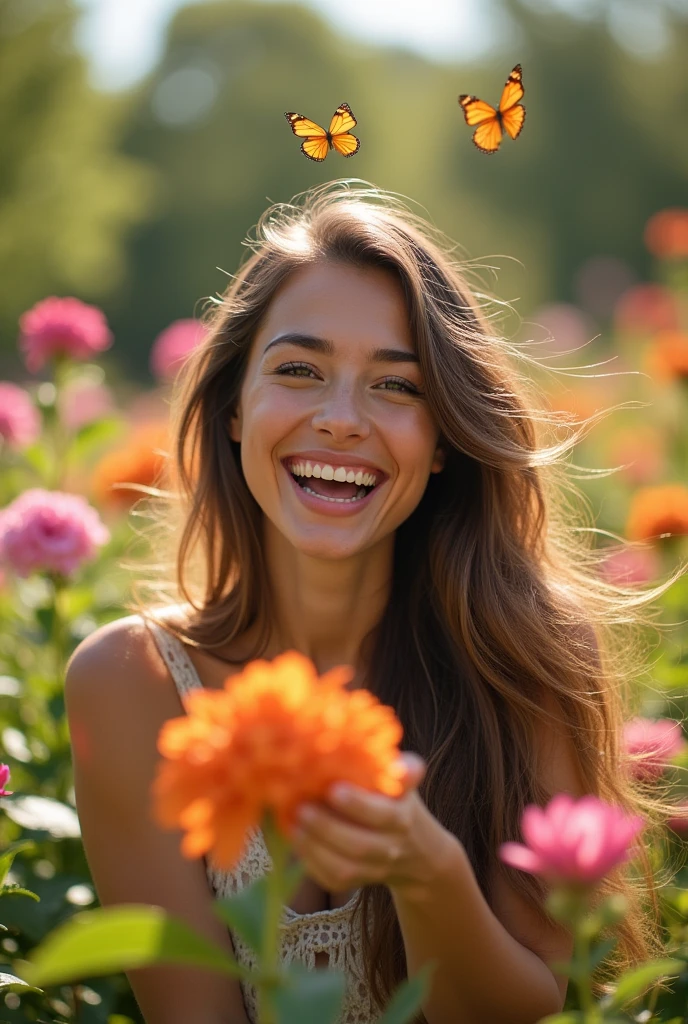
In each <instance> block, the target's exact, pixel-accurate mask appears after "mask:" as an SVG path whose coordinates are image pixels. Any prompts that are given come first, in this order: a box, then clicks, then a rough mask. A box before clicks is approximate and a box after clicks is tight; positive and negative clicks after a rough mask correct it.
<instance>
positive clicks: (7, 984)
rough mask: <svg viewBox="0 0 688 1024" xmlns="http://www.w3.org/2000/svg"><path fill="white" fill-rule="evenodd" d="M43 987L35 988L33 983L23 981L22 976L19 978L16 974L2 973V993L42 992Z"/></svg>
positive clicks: (0, 974)
mask: <svg viewBox="0 0 688 1024" xmlns="http://www.w3.org/2000/svg"><path fill="white" fill-rule="evenodd" d="M41 991H42V989H40V988H35V987H34V986H33V985H29V983H28V982H27V981H22V979H21V978H17V977H16V975H14V974H3V973H0V994H2V995H4V994H5V992H41Z"/></svg>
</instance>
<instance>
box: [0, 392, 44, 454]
mask: <svg viewBox="0 0 688 1024" xmlns="http://www.w3.org/2000/svg"><path fill="white" fill-rule="evenodd" d="M40 432H41V417H40V415H39V413H38V410H37V409H36V407H35V406H34V404H33V402H32V401H31V396H30V395H29V394H28V392H26V391H24V389H23V388H20V387H18V386H17V385H16V384H10V383H9V381H0V437H3V438H4V439H5V441H7V443H8V444H9V445H12V447H14V448H26V447H27V445H30V444H33V442H34V441H35V440H36V438H37V437H38V435H39V434H40Z"/></svg>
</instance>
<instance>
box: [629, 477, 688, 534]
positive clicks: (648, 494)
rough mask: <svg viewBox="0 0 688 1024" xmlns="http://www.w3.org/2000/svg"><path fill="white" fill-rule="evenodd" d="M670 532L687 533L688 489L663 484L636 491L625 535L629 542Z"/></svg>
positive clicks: (680, 485)
mask: <svg viewBox="0 0 688 1024" xmlns="http://www.w3.org/2000/svg"><path fill="white" fill-rule="evenodd" d="M669 533H670V534H686V533H688V487H685V486H684V485H683V484H663V485H662V486H660V487H644V488H642V489H641V490H639V491H637V492H636V494H635V495H634V497H633V500H632V502H631V509H630V512H629V515H628V523H627V524H626V536H627V537H628V538H629V539H630V540H651V539H653V538H657V537H659V536H661V535H662V534H669Z"/></svg>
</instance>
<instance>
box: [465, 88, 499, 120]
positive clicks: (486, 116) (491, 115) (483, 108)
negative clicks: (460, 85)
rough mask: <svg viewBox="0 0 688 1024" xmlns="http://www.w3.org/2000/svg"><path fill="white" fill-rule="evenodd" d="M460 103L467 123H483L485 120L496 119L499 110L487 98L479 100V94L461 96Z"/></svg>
mask: <svg viewBox="0 0 688 1024" xmlns="http://www.w3.org/2000/svg"><path fill="white" fill-rule="evenodd" d="M459 103H460V104H461V109H462V110H463V116H464V117H465V119H466V124H470V125H474V124H482V123H483V121H496V120H497V111H496V110H495V108H494V107H491V106H490V104H489V103H486V102H485V100H479V99H478V97H477V96H466V95H465V94H464V95H463V96H459Z"/></svg>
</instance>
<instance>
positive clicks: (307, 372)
mask: <svg viewBox="0 0 688 1024" xmlns="http://www.w3.org/2000/svg"><path fill="white" fill-rule="evenodd" d="M275 373H277V374H279V375H280V376H281V377H315V376H316V373H315V370H314V369H313V367H312V366H309V365H308V363H282V365H281V366H278V367H277V369H276V370H275Z"/></svg>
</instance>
